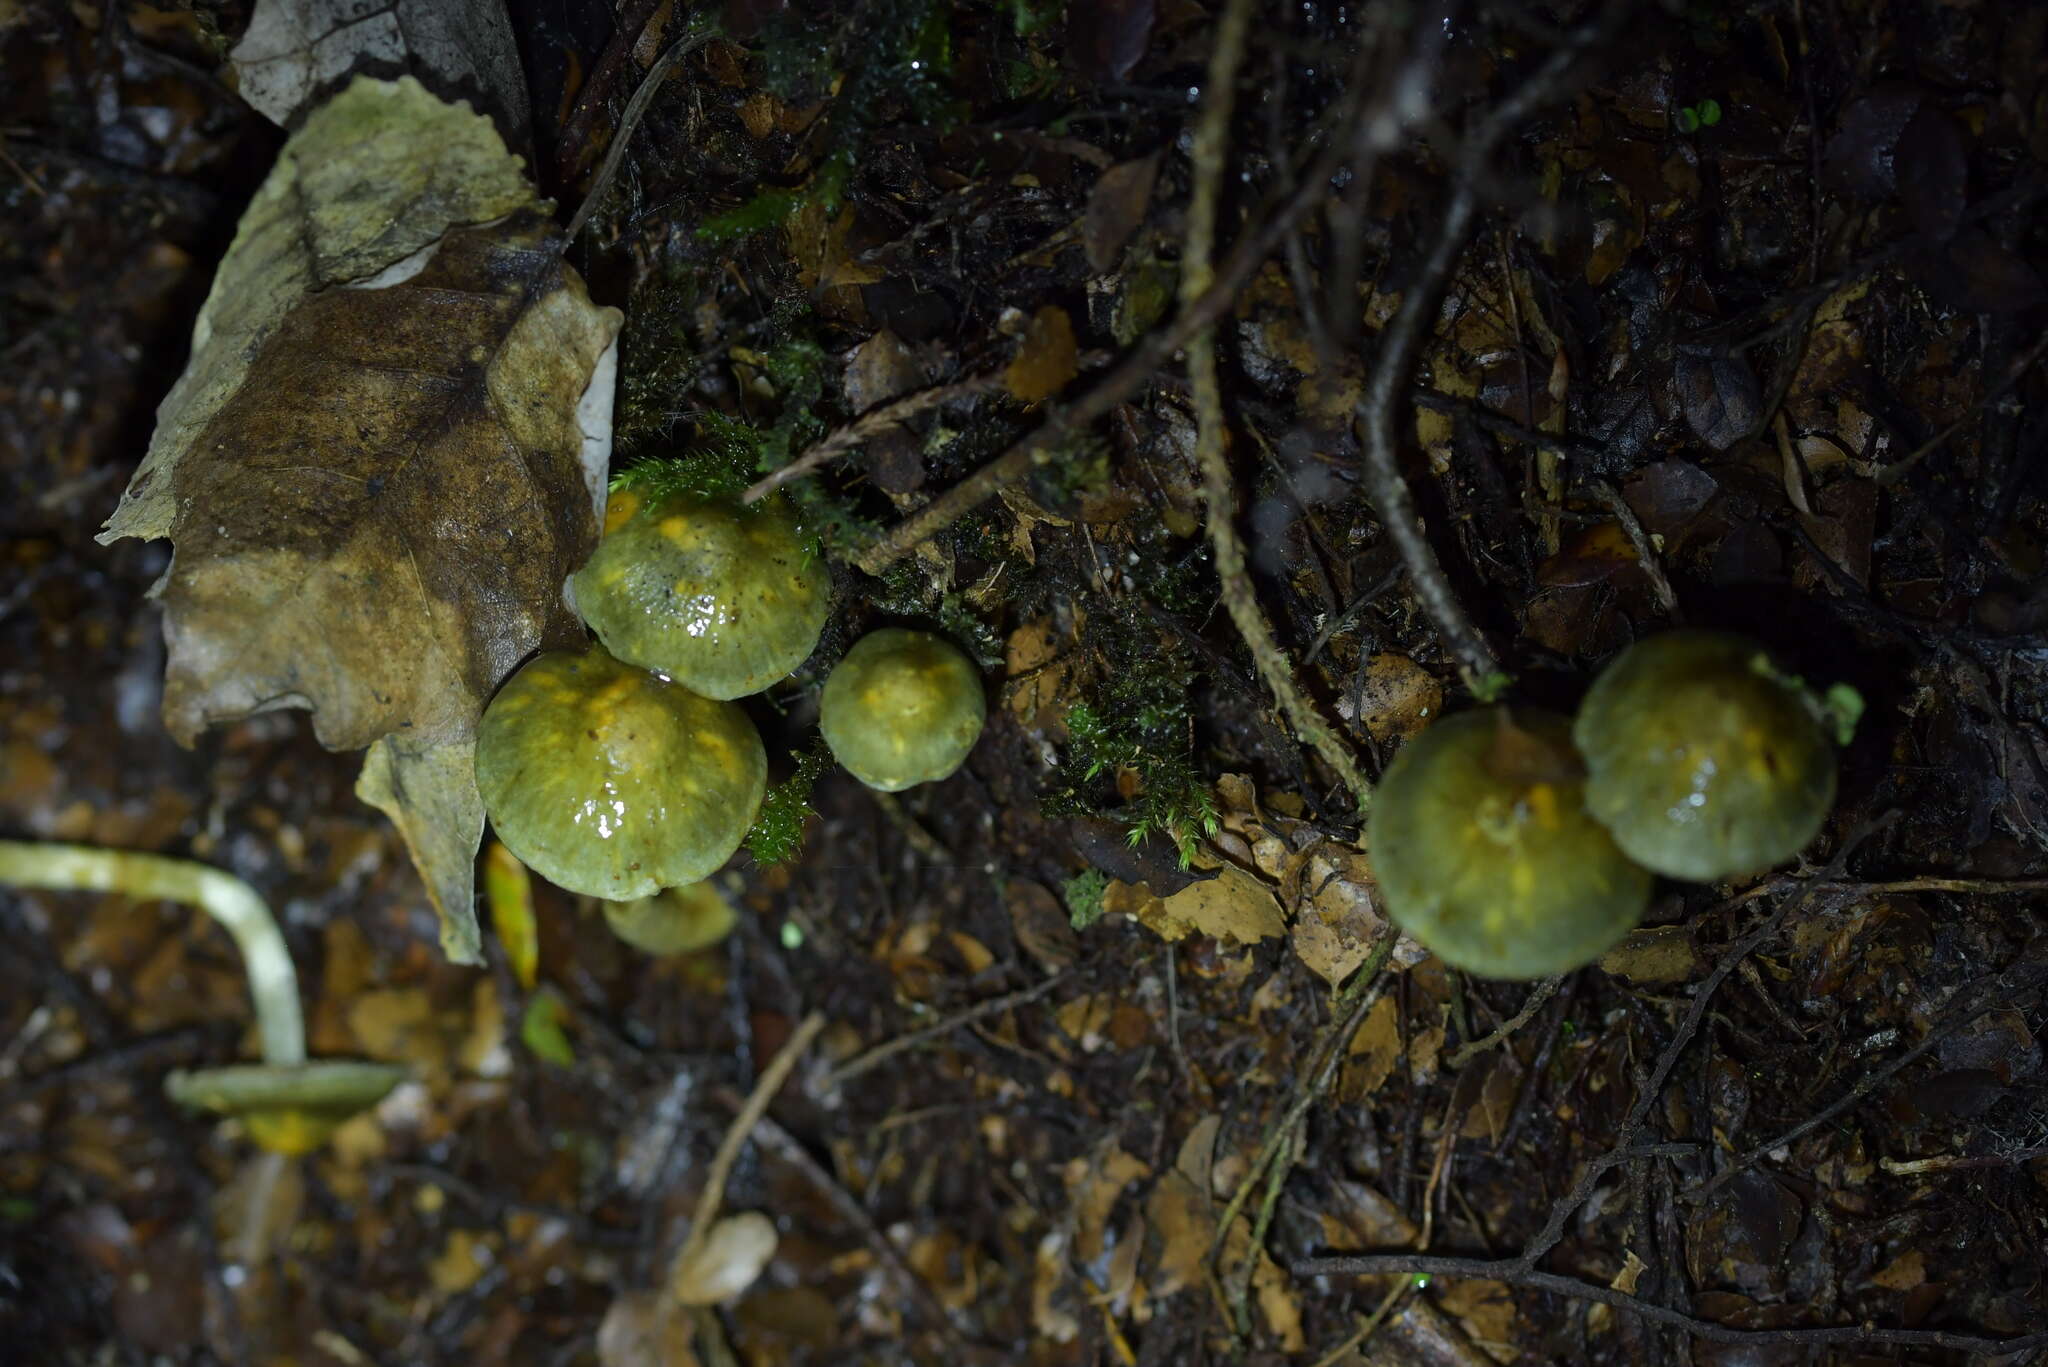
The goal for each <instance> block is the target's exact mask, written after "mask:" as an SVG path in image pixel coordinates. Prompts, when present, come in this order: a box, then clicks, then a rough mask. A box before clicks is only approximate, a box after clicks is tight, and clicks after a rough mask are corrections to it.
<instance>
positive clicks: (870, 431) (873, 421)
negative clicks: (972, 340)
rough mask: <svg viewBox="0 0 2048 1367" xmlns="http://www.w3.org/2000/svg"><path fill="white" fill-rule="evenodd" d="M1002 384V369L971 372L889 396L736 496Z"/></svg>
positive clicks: (761, 492)
mask: <svg viewBox="0 0 2048 1367" xmlns="http://www.w3.org/2000/svg"><path fill="white" fill-rule="evenodd" d="M1002 384H1003V376H1002V372H1000V371H997V372H994V373H992V374H988V375H972V376H969V377H968V378H967V379H964V380H955V381H953V382H952V383H951V384H940V385H933V386H932V387H931V388H929V389H920V390H918V391H916V392H915V393H911V394H905V395H904V396H903V397H902V398H900V399H891V400H889V401H888V402H887V403H883V404H877V405H876V406H875V407H873V408H870V409H869V410H868V411H867V412H865V413H863V414H861V415H860V416H859V417H857V418H855V419H854V420H853V421H852V422H849V423H844V424H842V425H841V426H839V427H836V428H834V429H833V430H832V431H830V432H828V433H826V434H825V435H824V436H823V437H820V438H819V439H818V440H817V441H815V442H813V443H811V445H810V446H808V447H806V448H805V449H804V452H803V454H802V455H800V456H798V457H797V458H796V459H795V460H793V461H791V462H790V463H789V464H787V465H785V466H783V467H782V468H781V469H780V470H775V471H772V472H770V473H769V474H766V475H763V476H762V477H761V478H760V479H758V480H755V481H754V483H753V484H751V485H749V486H748V488H747V491H746V492H745V493H743V494H741V495H740V502H742V503H757V502H759V501H760V500H761V499H764V498H766V497H768V495H770V494H772V493H774V492H775V491H776V490H777V489H780V488H781V487H782V486H783V485H785V484H787V483H789V482H790V481H791V480H793V479H801V478H802V477H803V476H805V475H808V474H810V473H811V472H812V471H814V470H817V469H819V468H821V467H822V466H824V465H826V464H828V463H830V462H831V461H834V460H836V459H838V458H839V457H840V456H843V455H845V454H846V453H847V452H848V451H851V450H853V449H854V448H855V447H856V446H860V445H862V444H864V443H866V442H871V441H873V440H874V439H875V438H877V437H880V436H883V435H886V434H887V433H888V431H889V429H890V428H892V427H896V426H898V425H900V424H901V423H903V422H904V421H906V420H908V419H910V418H914V417H916V416H917V415H918V414H920V413H923V412H925V411H926V410H928V409H933V408H937V407H938V406H939V405H941V404H948V403H951V402H953V401H954V400H955V399H964V398H967V397H968V396H969V395H973V394H984V393H987V392H988V391H989V390H991V389H1000V388H1001V387H1002Z"/></svg>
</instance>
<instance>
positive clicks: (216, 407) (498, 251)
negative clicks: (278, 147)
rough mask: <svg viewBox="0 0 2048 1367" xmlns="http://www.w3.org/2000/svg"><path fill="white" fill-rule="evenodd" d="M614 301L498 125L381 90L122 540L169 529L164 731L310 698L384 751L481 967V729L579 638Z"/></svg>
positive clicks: (207, 316)
mask: <svg viewBox="0 0 2048 1367" xmlns="http://www.w3.org/2000/svg"><path fill="white" fill-rule="evenodd" d="M618 323H619V315H618V313H617V311H616V310H613V309H603V308H598V307H596V306H595V305H593V304H592V303H591V302H590V300H589V298H588V297H587V296H586V295H585V293H584V291H583V286H582V283H581V282H580V281H579V280H578V279H577V278H576V276H575V274H574V273H573V272H571V271H569V270H568V269H567V268H566V267H564V266H563V265H562V264H561V261H560V258H559V256H558V254H557V253H556V251H555V250H554V244H553V243H552V241H551V240H550V232H549V225H548V221H547V219H546V218H545V216H544V215H543V213H542V206H541V205H540V204H539V202H538V201H537V200H536V198H535V197H534V194H533V191H532V189H531V188H530V187H529V186H528V185H527V183H526V181H525V179H524V176H523V174H522V172H521V169H520V163H519V161H518V160H517V158H514V157H512V156H511V155H510V154H508V153H507V152H506V151H505V148H504V145H503V143H502V142H501V141H500V140H499V138H498V136H497V134H496V132H495V131H493V129H492V128H491V126H490V123H489V122H488V120H485V119H483V118H482V117H481V116H479V115H477V114H475V113H472V112H471V111H470V110H468V109H467V108H463V107H457V106H451V105H447V104H444V103H442V102H441V101H440V100H438V99H436V98H435V97H434V96H432V95H430V94H428V93H427V92H426V91H425V90H424V89H423V88H422V87H420V86H419V84H418V83H417V82H414V81H411V80H401V81H397V82H384V81H373V80H367V79H359V80H357V81H356V82H354V83H353V84H352V85H350V86H349V87H348V89H347V90H345V91H343V92H342V93H341V94H340V95H338V96H336V97H335V98H334V99H333V100H332V101H330V102H329V103H327V104H326V105H323V106H321V107H320V108H319V109H318V110H316V111H315V112H314V113H313V115H312V116H311V117H310V118H309V119H308V120H307V122H306V124H305V126H304V128H303V129H302V130H301V131H300V132H299V133H298V134H297V135H296V136H294V137H293V138H292V139H291V140H290V141H289V142H288V143H286V145H285V148H284V150H283V152H281V153H280V154H279V158H278V163H277V166H276V168H275V169H274V170H273V171H272V173H271V175H270V178H269V179H268V180H267V181H266V182H265V184H264V186H263V188H262V189H261V190H260V191H259V192H258V193H257V196H256V199H255V201H254V202H253V203H252V205H251V207H250V209H249V212H248V213H247V214H246V215H245V216H244V218H243V221H242V224H241V227H240V229H239V231H238V232H237V235H236V238H235V243H234V245H233V247H231V248H230V249H229V252H228V255H227V258H226V259H225V260H224V261H223V262H222V265H221V269H220V273H219V275H218V277H217V278H216V279H215V281H214V287H213V292H212V294H211V296H210V297H209V298H208V300H207V303H206V307H205V308H204V309H203V310H202V312H201V314H200V317H199V321H198V323H197V325H196V326H195V328H194V330H193V355H192V362H191V364H190V365H189V366H188V367H187V369H186V372H185V374H184V375H183V376H182V377H181V378H180V379H179V381H178V384H177V386H176V387H175V388H174V389H173V390H172V392H171V395H170V397H169V398H168V399H166V400H165V402H164V405H163V408H162V409H161V410H160V411H159V413H158V424H157V431H156V435H155V436H154V438H153V439H152V441H151V443H150V451H149V455H148V457H147V459H145V460H144V461H143V463H142V467H141V468H140V469H139V470H138V471H137V472H136V475H135V478H134V479H133V480H132V481H131V482H130V484H129V486H128V490H127V492H126V494H124V495H123V497H122V501H121V506H120V507H119V508H118V509H117V510H116V511H115V513H114V516H113V517H112V518H110V519H109V520H108V523H107V528H106V530H105V531H104V532H103V533H102V535H101V539H102V540H103V541H106V540H113V539H115V538H117V537H122V536H136V537H159V536H168V537H170V538H171V539H172V540H173V541H174V542H175V543H176V552H175V555H174V557H173V560H172V563H171V568H170V569H169V571H168V572H167V573H166V574H165V576H164V578H163V580H162V581H161V582H160V583H159V584H158V585H157V586H156V589H155V590H154V592H155V593H156V594H157V595H158V596H160V597H161V598H162V599H163V601H164V606H165V621H164V634H165V637H166V640H167V642H168V645H169V658H168V662H167V664H166V668H165V684H164V720H165V724H166V725H167V726H168V727H169V729H170V731H171V733H172V735H173V736H175V737H176V738H177V739H178V740H179V741H180V742H181V743H183V744H187V745H189V744H191V743H192V741H193V740H194V739H195V738H196V737H197V735H198V733H199V732H200V731H201V730H203V729H204V728H206V727H207V726H209V725H212V724H214V723H216V722H223V721H232V720H235V719H237V718H240V717H245V716H248V715H249V714H251V713H254V712H261V711H268V710H271V709H274V708H279V707H304V708H307V709H309V710H310V711H311V712H312V714H313V727H314V733H315V734H316V735H317V736H318V737H319V739H320V742H321V743H322V744H323V745H326V746H327V747H328V748H330V749H335V750H348V749H357V748H361V747H364V746H371V747H375V748H374V749H373V750H372V754H371V756H370V758H369V762H368V764H366V766H365V774H364V779H363V783H362V785H361V787H360V789H359V791H360V792H361V793H362V795H363V796H364V798H365V799H366V800H368V801H370V802H372V803H374V804H375V805H377V806H379V807H381V808H382V809H383V810H385V811H387V812H389V813H391V815H392V816H393V818H394V819H395V820H396V821H397V822H398V825H399V829H400V831H401V832H402V833H403V834H404V836H405V838H406V842H407V845H408V846H409V848H410V849H411V850H412V853H413V858H414V860H415V862H416V863H418V864H419V866H420V869H421V873H422V875H423V876H424V878H425V880H426V883H427V887H428V891H429V893H430V895H431V896H432V897H433V899H434V901H435V904H436V908H437V910H439V912H440V913H441V918H442V926H443V931H442V941H443V945H444V947H445V948H446V950H447V952H448V954H449V955H450V957H451V958H454V959H456V960H458V961H462V962H474V961H475V959H476V955H477V951H476V945H477V931H476V918H475V912H474V909H473V907H472V905H471V902H472V895H471V894H472V883H473V871H474V858H475V853H476V845H477V840H478V838H479V836H480V835H481V832H482V809H481V804H480V803H479V802H478V800H477V797H476V790H475V779H474V775H473V773H472V771H471V767H470V747H471V745H472V743H473V736H474V731H475V725H476V720H477V717H478V715H479V714H480V712H481V710H482V707H483V704H484V702H485V700H486V699H488V698H489V697H490V695H491V692H492V690H493V689H494V688H496V686H497V684H498V682H499V681H500V680H501V679H503V678H504V677H505V675H506V674H508V673H510V672H511V670H512V669H513V667H514V666H516V665H517V664H518V663H519V661H520V660H522V659H523V658H525V657H526V656H527V655H529V654H531V653H532V652H533V651H535V650H536V649H540V648H543V647H546V646H549V645H553V644H563V643H567V642H570V641H573V640H576V639H580V629H579V628H578V627H577V625H576V622H575V619H574V617H573V616H572V615H571V614H570V612H569V611H568V609H567V606H566V605H565V604H564V602H563V600H562V583H563V581H564V579H565V578H566V577H567V575H568V574H569V572H570V571H571V570H573V569H574V568H575V567H576V566H577V565H579V564H580V563H581V562H582V561H583V559H584V557H585V556H586V555H587V554H588V553H589V551H590V548H591V546H592V545H593V544H594V543H595V539H596V534H597V510H598V506H599V499H600V496H601V490H602V483H603V472H604V466H605V463H606V461H607V459H608V457H609V434H610V428H611V424H610V403H611V355H612V353H611V350H610V348H611V345H612V341H613V338H614V336H615V334H616V333H617V330H618Z"/></svg>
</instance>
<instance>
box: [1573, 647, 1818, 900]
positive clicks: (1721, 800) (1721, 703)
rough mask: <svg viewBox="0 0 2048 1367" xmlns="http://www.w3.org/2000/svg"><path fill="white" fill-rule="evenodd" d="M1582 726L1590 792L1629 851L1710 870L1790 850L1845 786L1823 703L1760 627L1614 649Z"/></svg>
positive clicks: (1688, 872)
mask: <svg viewBox="0 0 2048 1367" xmlns="http://www.w3.org/2000/svg"><path fill="white" fill-rule="evenodd" d="M1573 737H1574V739H1575V740H1577V742H1578V746H1579V750H1580V752H1581V753H1582V754H1583V755H1584V756H1585V758H1586V771H1587V777H1586V805H1587V806H1588V808H1590V809H1591V811H1592V813H1593V815H1594V816H1595V817H1597V818H1599V820H1600V821H1601V822H1602V823H1603V824H1605V825H1606V827H1607V829H1608V830H1610V831H1612V832H1614V840H1615V843H1616V844H1618V845H1620V846H1621V848H1622V849H1623V850H1625V851H1627V853H1628V855H1629V857H1630V858H1631V859H1634V860H1635V861H1636V862H1637V863H1639V864H1642V865H1644V866H1645V867H1647V868H1651V869H1655V870H1656V871H1657V872H1658V873H1661V874H1666V875H1668V876H1670V877H1672V878H1685V879H1690V880H1692V881H1693V882H1709V881H1712V880H1714V879H1717V878H1727V877H1731V876H1733V875H1735V874H1742V873H1753V872H1755V871H1756V870H1758V869H1767V868H1769V867H1770V866H1771V865H1773V864H1776V863H1779V862H1781V861H1783V860H1786V859H1789V858H1791V857H1792V856H1793V855H1795V854H1797V853H1798V852H1799V851H1800V850H1802V849H1804V848H1805V847H1806V845H1807V843H1808V842H1809V841H1811V840H1812V839H1813V838H1814V836H1816V835H1818V834H1819V833H1820V828H1821V823H1822V822H1823V821H1825V820H1826V819H1827V814H1828V808H1829V807H1830V806H1832V805H1833V803H1834V800H1835V752H1834V748H1833V746H1832V745H1831V744H1830V742H1829V739H1828V733H1827V729H1826V728H1825V727H1824V726H1823V724H1822V721H1821V717H1820V709H1819V707H1818V706H1817V705H1816V704H1815V703H1814V702H1813V701H1812V700H1811V699H1810V698H1809V697H1808V696H1807V694H1806V691H1805V689H1804V688H1803V687H1802V686H1801V685H1800V684H1799V683H1798V682H1797V681H1796V680H1791V679H1788V678H1787V677H1786V676H1785V675H1784V674H1783V673H1781V672H1780V671H1779V670H1778V669H1777V668H1776V667H1775V666H1774V665H1773V664H1772V663H1771V658H1770V656H1769V654H1768V653H1767V652H1766V651H1765V650H1764V648H1763V647H1762V646H1760V645H1758V644H1757V643H1756V642H1755V641H1752V640H1750V639H1748V638H1747V637H1743V636H1736V635H1731V634H1728V633H1725V632H1716V631H1666V632H1661V633H1659V634H1658V635H1655V636H1650V637H1646V638H1645V639H1643V640H1641V641H1638V642H1637V643H1636V644H1634V645H1632V646H1630V647H1629V648H1628V649H1627V650H1624V651H1623V652H1622V653H1621V654H1620V655H1619V656H1617V657H1615V660H1614V662H1613V663H1612V664H1610V665H1608V667H1607V669H1606V671H1605V672H1604V673H1602V674H1601V675H1600V677H1599V678H1598V679H1596V680H1595V681H1594V683H1593V687H1592V688H1591V689H1590V690H1588V692H1587V694H1586V700H1585V702H1584V703H1583V704H1582V705H1581V706H1580V708H1579V717H1578V722H1577V724H1576V725H1575V727H1574V728H1573Z"/></svg>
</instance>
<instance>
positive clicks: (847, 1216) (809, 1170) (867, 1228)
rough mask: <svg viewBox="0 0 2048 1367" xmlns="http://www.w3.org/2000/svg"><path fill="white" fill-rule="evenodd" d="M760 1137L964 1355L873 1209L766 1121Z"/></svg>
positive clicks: (736, 1102)
mask: <svg viewBox="0 0 2048 1367" xmlns="http://www.w3.org/2000/svg"><path fill="white" fill-rule="evenodd" d="M711 1098H712V1100H714V1101H716V1102H717V1103H718V1104H719V1105H721V1106H723V1107H725V1108H726V1109H727V1110H728V1111H731V1112H733V1113H734V1114H735V1115H737V1114H739V1113H740V1112H741V1111H742V1110H744V1109H745V1106H746V1102H745V1101H743V1100H742V1099H741V1097H740V1094H739V1093H738V1092H735V1091H733V1090H732V1089H731V1088H730V1087H714V1088H712V1089H711ZM754 1134H755V1136H756V1137H757V1138H758V1139H759V1140H760V1141H761V1143H762V1144H764V1145H765V1146H767V1147H768V1148H771V1149H773V1150H775V1155H776V1157H778V1158H780V1159H781V1160H782V1161H783V1162H785V1163H787V1164H789V1165H790V1166H791V1167H793V1168H795V1169H796V1170H797V1171H798V1172H800V1173H802V1174H803V1175H804V1177H805V1179H806V1180H808V1181H809V1182H810V1184H811V1185H812V1186H813V1187H815V1188H816V1189H817V1191H818V1193H819V1194H820V1195H822V1196H823V1197H824V1198H825V1200H826V1201H827V1202H828V1203H829V1204H830V1205H831V1207H832V1209H833V1210H835V1211H837V1212H838V1213H839V1218H840V1219H842V1220H844V1221H845V1222H846V1223H847V1224H849V1225H851V1226H852V1227H853V1228H855V1229H857V1230H859V1231H860V1235H861V1239H862V1240H863V1241H864V1242H865V1243H866V1244H867V1246H868V1248H869V1249H870V1250H871V1251H872V1252H873V1253H874V1255H875V1261H876V1262H878V1263H880V1264H881V1266H882V1269H883V1270H884V1271H886V1272H887V1273H888V1274H889V1275H890V1276H892V1277H894V1278H895V1279H896V1282H897V1284H898V1285H899V1286H900V1287H902V1289H903V1290H905V1291H906V1292H908V1293H909V1294H910V1298H911V1299H912V1300H914V1301H915V1302H917V1306H918V1308H919V1309H920V1310H921V1311H923V1312H924V1316H925V1318H926V1319H927V1320H929V1321H931V1324H932V1327H933V1328H934V1329H937V1330H938V1331H939V1332H940V1333H942V1334H944V1335H945V1336H946V1338H947V1339H948V1340H949V1341H950V1342H952V1344H953V1345H954V1346H955V1347H956V1348H961V1349H964V1348H965V1347H966V1345H965V1342H964V1341H963V1339H962V1338H961V1335H960V1331H959V1330H958V1329H957V1328H956V1327H955V1326H954V1324H953V1318H952V1316H950V1315H948V1314H947V1313H946V1307H945V1306H944V1305H942V1304H940V1302H939V1298H938V1297H937V1296H936V1295H934V1294H933V1293H932V1289H931V1287H930V1286H929V1285H927V1284H926V1283H925V1280H924V1278H922V1277H920V1276H918V1275H917V1272H916V1270H915V1269H914V1268H912V1267H911V1265H910V1264H909V1263H907V1262H905V1261H904V1259H903V1254H902V1252H901V1250H899V1249H898V1248H897V1247H896V1245H895V1244H893V1243H891V1242H890V1241H889V1236H888V1235H887V1234H885V1233H883V1232H882V1229H881V1227H880V1226H879V1225H877V1224H876V1223H875V1219H874V1217H873V1216H872V1215H869V1214H868V1212H867V1207H865V1206H863V1205H862V1204H861V1203H860V1201H859V1199H858V1198H857V1197H855V1196H854V1194H853V1193H852V1192H850V1191H848V1190H847V1189H846V1187H845V1185H844V1184H843V1183H842V1182H840V1181H839V1179H838V1178H836V1177H834V1176H833V1175H832V1174H831V1173H830V1172H829V1171H827V1170H826V1169H825V1168H824V1167H823V1166H822V1165H821V1164H820V1163H819V1162H818V1160H817V1159H815V1158H813V1157H811V1152H810V1150H809V1149H807V1148H805V1147H804V1144H803V1141H802V1140H800V1139H798V1138H797V1137H796V1136H795V1135H793V1134H791V1133H790V1132H789V1131H788V1130H785V1129H783V1128H782V1126H780V1125H778V1124H776V1123H775V1121H774V1120H773V1119H771V1118H769V1117H768V1116H765V1115H763V1116H761V1117H759V1118H758V1119H756V1120H755V1122H754Z"/></svg>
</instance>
